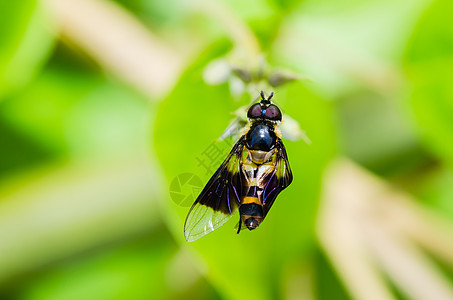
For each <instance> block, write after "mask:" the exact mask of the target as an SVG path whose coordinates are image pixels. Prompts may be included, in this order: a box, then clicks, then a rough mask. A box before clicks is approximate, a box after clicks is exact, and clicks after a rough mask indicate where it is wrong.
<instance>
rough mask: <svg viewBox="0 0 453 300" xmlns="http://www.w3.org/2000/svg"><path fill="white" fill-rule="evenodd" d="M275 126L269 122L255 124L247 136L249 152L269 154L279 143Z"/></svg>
mask: <svg viewBox="0 0 453 300" xmlns="http://www.w3.org/2000/svg"><path fill="white" fill-rule="evenodd" d="M274 127H275V126H274V124H272V123H268V122H254V123H253V124H252V125H251V127H250V129H249V130H248V131H247V133H246V135H245V140H246V146H247V148H248V149H249V150H260V151H266V152H269V151H270V150H272V149H273V148H274V146H275V144H276V142H277V135H276V134H275V131H274Z"/></svg>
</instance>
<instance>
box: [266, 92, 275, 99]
mask: <svg viewBox="0 0 453 300" xmlns="http://www.w3.org/2000/svg"><path fill="white" fill-rule="evenodd" d="M273 96H274V92H271V93H270V94H269V97H267V100H271V99H272V97H273Z"/></svg>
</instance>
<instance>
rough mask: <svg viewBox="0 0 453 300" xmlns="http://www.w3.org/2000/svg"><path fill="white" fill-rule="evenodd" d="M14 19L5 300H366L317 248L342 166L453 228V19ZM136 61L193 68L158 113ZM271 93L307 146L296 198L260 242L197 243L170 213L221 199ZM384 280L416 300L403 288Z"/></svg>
mask: <svg viewBox="0 0 453 300" xmlns="http://www.w3.org/2000/svg"><path fill="white" fill-rule="evenodd" d="M92 4H93V6H89V5H92ZM68 7H70V9H67V8H68ZM0 11H1V12H2V18H1V19H0V36H1V39H0V299H30V300H38V299H46V300H47V299H55V300H60V299H61V300H66V299H180V298H195V299H202V298H206V299H216V298H220V299H242V298H247V299H249V298H252V299H254V298H261V299H278V298H280V299H281V298H285V299H320V300H331V299H353V297H354V295H356V294H355V292H354V291H355V288H354V284H352V286H351V284H349V283H348V282H349V281H348V279H347V278H342V276H343V275H344V273H342V269H341V262H340V264H338V262H337V261H335V259H334V258H332V257H331V256H329V255H330V253H331V252H329V251H326V249H323V248H322V247H326V246H325V244H322V243H321V244H322V245H320V243H318V238H319V236H317V231H316V230H315V224H316V222H317V215H318V213H319V212H320V211H321V213H322V212H323V209H324V208H323V206H322V205H321V206H320V203H321V204H322V201H323V196H324V194H325V191H326V190H327V191H328V190H330V188H331V187H330V186H328V182H329V181H328V180H326V178H325V170H326V169H327V168H328V167H329V166H330V165H331V162H332V161H333V160H334V159H335V158H336V157H347V158H349V159H350V160H352V161H354V162H355V163H356V164H359V165H361V166H363V167H364V168H365V169H366V170H367V172H368V173H375V174H377V175H378V176H380V178H381V181H382V182H384V183H385V184H387V185H390V186H393V187H396V188H398V189H401V190H403V191H405V192H406V193H407V194H409V195H411V197H413V199H416V200H414V202H416V201H417V200H419V202H420V203H421V206H420V207H423V208H426V207H428V208H429V209H430V211H431V212H432V213H433V216H434V217H433V219H434V220H437V219H436V218H439V219H440V217H439V216H440V215H442V216H443V217H445V218H446V219H447V222H446V223H448V220H452V219H453V205H452V203H453V201H451V199H452V197H453V189H452V184H451V182H452V179H453V175H452V172H451V168H452V163H453V154H452V153H453V144H452V143H453V142H452V140H453V137H452V132H453V123H452V122H453V121H452V120H453V118H452V117H451V116H452V115H453V109H452V107H453V105H452V103H453V102H452V101H453V100H452V99H453V85H452V84H451V82H450V81H451V78H450V77H451V75H450V72H451V69H452V68H453V65H452V64H453V21H452V20H451V17H450V15H449V14H450V13H451V11H453V6H452V4H450V2H448V1H447V0H436V1H431V0H415V1H414V0H404V1H398V2H395V1H390V0H385V1H378V0H366V1H343V2H338V1H333V0H324V1H313V0H305V1H299V0H254V1H239V0H234V1H227V0H219V1H188V0H171V1H136V0H134V1H126V0H118V1H104V0H99V1H94V0H93V1H91V0H84V1H77V0H61V1H53V0H42V1H37V0H23V1H9V2H8V1H2V2H1V3H0ZM98 16H102V17H99V18H98ZM80 20H82V22H81V23H78V21H80ZM81 24H82V25H81ZM87 24H88V26H87V27H84V26H85V25H87ZM125 24H127V25H128V26H130V27H127V26H124V25H125ZM87 28H90V29H93V30H88V29H87ZM112 28H113V29H114V31H113V32H114V34H113V35H109V34H110V33H111V31H109V30H108V29H112ZM125 28H128V30H130V29H131V28H133V29H134V28H135V29H137V30H136V31H131V32H128V31H127V30H126V29H125ZM94 29H96V30H94ZM102 29H104V30H105V34H104V32H102V31H97V30H102ZM98 32H101V34H100V35H99V36H96V35H95V34H96V33H98ZM130 37H132V39H127V40H128V41H134V38H135V39H136V40H135V41H137V43H136V44H133V43H132V44H128V45H126V46H130V47H129V48H128V47H125V48H121V47H118V48H112V47H111V46H110V45H111V44H110V43H109V42H111V41H112V40H115V41H119V43H117V44H115V45H120V46H121V44H122V43H121V41H122V39H123V38H124V39H126V38H130ZM147 38H149V39H147ZM162 45H164V46H165V47H168V48H165V47H164V46H162ZM134 47H135V48H134ZM147 47H149V48H147ZM153 47H154V48H153ZM139 48H140V49H151V50H154V49H171V50H172V51H174V53H175V56H174V58H175V61H176V58H178V59H180V58H183V59H181V60H183V61H184V64H182V65H181V66H180V68H179V71H178V72H176V73H175V75H174V77H175V78H173V79H174V85H173V86H172V84H173V83H169V84H168V86H171V88H170V89H169V90H168V91H166V93H164V95H163V96H162V97H160V98H159V99H156V97H155V95H150V94H149V93H148V92H149V91H148V90H139V89H138V88H137V86H143V82H146V80H147V79H148V78H139V77H140V74H146V73H142V72H141V71H142V69H141V67H142V68H144V66H141V65H140V63H138V64H132V63H129V62H131V61H133V59H134V55H135V54H136V53H138V52H140V51H138V52H134V51H132V52H130V51H131V49H135V50H136V49H139ZM164 52H165V51H164ZM169 52H170V51H169ZM100 53H101V54H100ZM153 53H154V52H153ZM155 53H159V52H155ZM161 53H162V52H161ZM110 54H114V55H113V56H110ZM99 55H102V58H103V59H100V58H99ZM115 55H116V56H115ZM112 57H114V58H115V59H112ZM169 57H171V56H169ZM118 58H121V59H118ZM167 58H168V57H164V56H163V57H157V60H162V61H163V60H165V59H167ZM109 59H110V60H109ZM213 61H217V62H218V61H220V62H225V63H227V64H230V66H233V67H235V68H236V69H235V70H236V75H237V73H238V72H239V71H238V70H239V69H240V71H243V72H248V71H250V72H251V74H253V75H254V76H255V75H256V77H259V76H258V75H257V74H273V73H272V72H274V71H275V72H281V73H280V74H290V75H291V76H292V77H291V78H292V79H293V77H294V78H297V80H294V81H291V82H289V83H287V84H283V85H281V86H278V87H270V86H269V85H268V84H267V83H266V82H265V81H261V82H252V83H244V82H243V81H240V80H239V79H238V77H237V76H236V77H235V75H234V74H233V73H234V72H233V73H231V72H230V73H228V72H229V71H228V70H227V71H225V69H224V70H223V71H225V74H214V75H218V76H219V78H220V80H218V82H216V84H212V82H208V81H209V80H207V79H206V68H207V66H209V65H210V64H211V63H212V62H213ZM172 62H173V61H167V63H168V65H170V64H171V63H172ZM118 66H119V67H118ZM130 66H136V69H133V70H132V72H131V73H128V74H125V73H127V72H126V71H124V70H129V71H131V70H130V69H128V67H130ZM260 68H263V69H260ZM151 69H152V68H151ZM175 69H176V68H175ZM119 70H123V73H121V71H119ZM220 70H221V69H219V72H220ZM229 70H230V71H231V69H229ZM153 71H155V72H156V74H158V75H159V74H167V73H165V72H166V71H168V70H165V69H162V70H160V69H159V70H153ZM261 71H263V72H261ZM131 74H132V75H131ZM137 74H138V75H137ZM211 75H212V74H211ZM243 75H244V74H243ZM125 78H127V79H128V80H125ZM130 78H132V80H130ZM133 80H139V81H140V84H136V85H135V84H134V82H131V81H133ZM131 83H132V84H131ZM150 85H151V86H152V82H150ZM261 88H264V89H265V92H266V93H270V92H271V91H274V93H275V96H274V100H275V102H276V103H277V104H278V105H279V107H280V108H281V109H282V111H283V112H284V113H285V114H286V115H287V116H290V117H291V118H293V119H294V120H296V121H297V122H298V123H299V125H300V127H301V128H302V129H303V130H304V131H305V132H306V133H307V136H308V137H309V139H310V141H311V144H307V143H305V142H304V141H288V140H284V144H285V146H286V148H287V152H288V156H289V161H290V164H291V167H292V170H293V174H294V181H293V183H292V184H291V186H290V187H288V188H287V189H286V190H285V191H283V192H282V193H281V194H280V195H279V197H278V199H277V200H276V202H275V204H274V205H273V208H272V210H271V211H270V213H269V215H268V216H267V217H266V220H265V222H263V224H262V225H261V226H260V228H259V229H257V230H255V231H253V232H241V234H239V235H237V234H236V232H235V231H234V230H233V228H234V226H235V224H236V223H237V221H238V218H237V216H235V217H233V218H232V220H231V221H229V222H228V223H227V224H225V225H224V226H223V227H221V228H219V229H218V230H216V231H215V232H214V233H211V234H209V235H207V236H206V237H203V238H202V239H200V240H198V241H196V242H193V243H191V244H188V243H187V242H186V241H185V240H184V235H183V224H184V219H185V216H186V214H187V212H188V209H189V207H190V204H191V203H183V205H181V204H179V205H178V203H176V200H175V198H172V195H174V194H175V193H180V194H184V193H186V194H184V196H186V195H192V196H195V197H196V196H197V193H198V192H199V191H200V189H201V188H202V186H199V187H196V188H195V189H192V188H191V187H188V186H183V187H182V188H181V190H180V191H176V192H175V190H171V189H172V188H174V186H175V184H176V185H177V184H179V183H180V182H177V181H175V180H178V178H180V177H178V176H180V175H181V174H192V175H194V176H196V177H198V178H199V180H200V181H201V182H203V183H206V182H207V181H208V180H209V178H210V176H211V175H212V174H213V173H214V171H215V170H216V168H217V167H218V166H219V165H220V164H221V162H222V161H223V159H224V158H225V157H226V155H227V153H228V152H229V151H230V149H231V147H232V145H233V144H234V143H235V142H236V140H235V139H234V138H230V139H227V140H225V141H218V140H217V139H218V138H219V137H220V135H221V134H222V132H223V131H224V130H225V129H226V128H227V126H228V124H229V123H230V121H231V120H232V119H233V118H234V115H233V112H235V111H237V110H238V108H240V107H241V106H246V105H249V104H250V103H251V102H253V101H256V100H257V99H258V95H259V90H260V89H261ZM157 98H158V97H157ZM213 149H214V150H215V152H210V151H212V150H213ZM208 153H210V155H214V156H215V157H208V156H207V154H208ZM348 189H349V190H348V191H349V192H350V193H352V194H354V193H355V192H356V191H357V192H359V191H361V187H360V186H357V187H349V188H348ZM369 192H370V193H372V192H373V191H372V190H371V189H370V191H369ZM172 193H173V194H172ZM374 197H377V198H379V197H382V195H381V194H379V195H374ZM189 198H190V197H189ZM411 199H412V198H411ZM193 200H194V199H193V198H192V201H193ZM385 200H386V199H382V203H385ZM364 202H365V200H364ZM376 216H378V217H379V216H380V215H379V212H378V213H376ZM401 220H406V219H405V218H404V216H402V217H401ZM439 222H441V221H439ZM442 222H443V221H442ZM426 232H429V231H426ZM426 232H424V231H422V232H421V233H420V236H418V238H421V239H423V234H425V235H426ZM332 238H333V239H334V238H335V237H332ZM405 238H407V240H408V241H409V240H410V239H411V237H405ZM376 243H379V242H378V241H377V242H376ZM345 244H346V242H345ZM433 244H435V243H433ZM448 245H450V244H448V241H446V242H445V245H444V244H440V246H439V249H441V250H442V249H449V248H447V247H448ZM385 246H386V245H384V246H383V249H388V248H385ZM443 246H445V248H442V247H443ZM340 248H341V245H340ZM345 249H346V248H345ZM341 250H342V248H341V249H339V252H341ZM431 250H432V249H431ZM441 250H440V252H442V251H441ZM427 252H430V251H427ZM433 252H434V253H430V254H431V255H432V256H433V257H434V259H433V260H434V261H436V263H437V262H440V263H441V264H442V263H443V262H444V261H445V256H442V255H436V253H435V251H433ZM447 256H448V255H447ZM374 259H375V257H373V255H371V254H370V261H374ZM354 260H355V257H354V256H353V254H351V255H350V256H347V260H346V261H343V263H344V264H343V266H348V265H349V263H350V262H354ZM428 260H429V261H430V259H428ZM452 261H453V259H452ZM434 265H435V264H434ZM382 268H383V269H385V267H382ZM452 269H453V266H451V264H447V265H446V266H444V267H443V268H442V269H440V268H438V269H436V268H434V269H433V270H434V272H435V274H436V276H437V277H436V278H437V280H438V281H435V280H434V281H433V282H439V281H440V282H441V284H442V282H446V284H445V286H446V290H449V289H453V283H452V282H451V280H450V279H449V278H448V274H449V273H451V270H452ZM429 270H431V269H429ZM378 271H379V272H380V271H381V270H380V269H379V270H378ZM382 273H385V276H386V277H385V278H384V279H383V282H384V284H385V285H384V286H385V288H386V289H388V290H389V291H390V293H392V294H393V295H395V298H398V299H399V298H401V299H411V298H410V293H407V292H406V290H405V288H406V286H404V284H401V282H404V280H402V281H398V279H399V278H398V276H399V275H400V274H399V273H398V274H396V275H395V274H393V273H391V272H389V271H388V269H385V271H383V272H382ZM428 273H429V272H427V274H428ZM429 274H431V273H429ZM443 280H444V281H443ZM357 282H359V281H357ZM425 284H426V283H425ZM442 286H444V285H442ZM358 289H360V287H358ZM370 299H372V298H370ZM366 300H369V299H366ZM380 300H381V299H380ZM436 300H437V299H436Z"/></svg>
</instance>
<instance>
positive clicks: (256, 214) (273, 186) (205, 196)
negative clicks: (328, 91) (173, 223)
mask: <svg viewBox="0 0 453 300" xmlns="http://www.w3.org/2000/svg"><path fill="white" fill-rule="evenodd" d="M260 95H261V101H260V102H259V103H255V104H253V105H252V106H251V107H250V108H249V110H248V112H247V119H248V124H247V125H246V127H245V131H244V134H243V135H242V136H241V137H240V138H239V140H238V141H237V143H236V144H235V145H234V147H233V149H232V150H231V152H230V153H229V154H228V156H227V158H226V159H225V160H224V162H223V163H222V164H221V165H220V167H219V168H218V169H217V171H216V172H215V173H214V175H213V176H212V177H211V179H210V180H209V181H208V183H207V184H206V186H205V187H204V189H203V190H202V191H201V193H200V195H199V196H198V198H197V199H196V200H195V202H194V204H193V205H192V207H191V209H190V211H189V213H188V215H187V218H186V222H185V225H184V236H185V238H186V240H187V241H189V242H192V241H195V240H197V239H199V238H201V237H203V236H204V235H206V234H208V233H210V232H212V231H214V230H215V229H217V228H219V227H220V226H222V225H223V224H225V223H226V222H227V221H228V220H229V219H230V218H231V217H232V216H233V215H234V214H235V213H236V211H238V210H239V214H240V217H239V224H238V230H237V233H239V232H240V231H241V228H242V227H245V228H247V229H249V230H253V229H255V228H257V227H258V226H259V225H260V224H261V222H262V221H263V220H264V218H265V217H266V215H267V214H268V212H269V210H270V208H271V207H272V204H273V203H274V201H275V199H276V198H277V195H278V194H279V193H280V192H281V191H282V190H284V189H285V188H286V187H287V186H288V185H290V184H291V182H292V180H293V175H292V173H291V168H290V166H289V162H288V157H287V155H286V150H285V147H284V146H283V142H282V140H281V133H280V129H279V125H280V123H281V120H282V113H281V112H280V109H279V108H278V107H277V106H276V105H275V104H272V103H271V98H272V96H273V93H271V94H270V95H269V97H268V98H266V97H265V95H264V92H263V91H261V94H260Z"/></svg>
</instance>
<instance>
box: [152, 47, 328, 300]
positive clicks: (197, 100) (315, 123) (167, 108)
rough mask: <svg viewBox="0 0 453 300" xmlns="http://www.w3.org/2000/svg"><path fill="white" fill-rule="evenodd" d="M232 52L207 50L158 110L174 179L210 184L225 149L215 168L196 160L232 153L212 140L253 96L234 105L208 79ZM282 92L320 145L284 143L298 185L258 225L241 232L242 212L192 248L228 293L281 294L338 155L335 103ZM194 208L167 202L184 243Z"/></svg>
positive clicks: (162, 155)
mask: <svg viewBox="0 0 453 300" xmlns="http://www.w3.org/2000/svg"><path fill="white" fill-rule="evenodd" d="M226 50H227V47H226V46H225V45H224V44H222V43H220V44H218V45H216V46H215V47H213V48H211V49H209V50H208V51H206V52H205V53H204V54H203V55H202V56H201V58H200V59H199V60H198V61H197V62H196V63H195V64H194V65H193V66H192V67H190V68H189V69H188V70H187V71H186V73H185V74H184V75H183V77H182V78H181V80H180V82H179V83H178V84H177V86H176V87H175V89H174V90H173V91H172V93H171V94H170V95H169V96H168V98H167V99H165V101H164V102H163V103H162V104H161V106H160V108H159V111H158V114H157V123H156V130H155V146H156V152H157V156H158V158H159V160H160V162H161V164H162V167H163V170H164V172H165V175H166V177H167V180H168V181H169V182H170V183H171V182H173V181H174V180H175V178H176V177H177V176H178V175H180V174H183V173H192V174H195V175H196V176H197V177H199V178H201V180H202V181H203V182H207V181H208V179H209V177H210V176H211V175H212V174H213V172H214V171H215V169H216V168H217V167H218V166H219V165H220V163H221V160H222V159H223V158H224V157H225V156H226V154H225V155H224V156H222V159H220V160H212V161H209V163H210V166H211V167H212V169H209V171H208V172H207V170H205V169H204V168H202V167H201V166H200V164H199V161H198V160H197V159H203V158H206V157H205V155H204V153H205V152H204V151H206V150H207V149H209V147H212V145H215V146H218V147H219V148H220V149H222V151H225V150H227V151H226V153H228V151H229V150H230V149H231V145H229V146H225V144H223V145H222V143H218V144H213V142H214V140H215V139H216V138H218V137H219V136H220V135H221V134H222V132H223V131H224V130H225V128H226V127H227V125H228V123H229V121H230V120H231V119H232V117H233V116H232V114H231V113H232V112H233V111H234V110H236V109H237V108H238V107H240V106H241V105H244V104H247V103H249V102H250V100H251V99H244V101H242V103H238V102H234V101H232V100H231V96H230V94H229V90H228V86H227V85H226V84H225V85H219V86H208V85H206V84H205V83H204V82H203V80H202V72H203V69H204V67H205V66H206V64H207V63H208V62H209V61H211V60H212V59H215V58H218V57H219V56H220V55H222V54H224V53H226ZM267 92H270V91H267ZM275 92H276V95H275V101H276V103H277V104H279V105H280V106H281V108H282V110H283V111H284V112H286V113H288V114H289V115H291V117H293V118H295V119H296V120H297V121H299V122H300V124H301V126H302V128H303V129H305V130H306V131H307V134H308V136H309V137H310V139H311V140H312V142H313V144H312V145H306V144H305V143H304V142H302V141H299V142H289V141H285V145H286V147H287V152H288V155H289V160H290V164H291V167H292V170H293V174H294V181H293V184H292V185H291V186H290V187H289V188H287V189H286V190H285V191H283V192H282V194H281V195H280V196H279V198H278V200H277V201H276V203H275V204H274V206H273V208H272V210H271V212H270V214H269V215H268V217H267V218H266V220H265V222H263V224H262V225H261V226H260V228H259V229H258V230H255V231H253V232H243V233H241V234H239V235H237V234H236V233H235V231H234V230H233V228H234V226H235V224H236V223H237V221H238V218H239V217H238V216H235V217H233V218H232V220H230V221H229V222H228V223H227V224H225V225H224V226H223V227H221V228H219V229H218V230H216V231H215V232H214V233H211V234H209V235H207V236H206V237H203V238H202V239H200V240H198V241H196V242H193V243H191V244H190V245H189V246H190V247H192V248H193V249H194V250H195V251H196V252H197V253H198V255H199V256H201V257H202V260H201V261H202V262H204V263H200V267H201V268H202V269H203V268H207V276H208V278H209V280H211V281H212V283H213V285H214V286H215V287H216V288H217V289H218V290H219V291H220V292H221V293H222V294H223V295H224V296H225V297H228V298H236V299H238V298H260V299H270V298H274V297H275V296H276V295H280V293H281V289H282V287H281V285H283V284H284V282H282V279H281V278H283V276H282V274H283V272H284V270H285V268H287V267H289V266H290V265H291V263H293V262H294V261H297V260H300V259H302V258H303V256H302V255H301V253H303V251H307V250H308V249H309V247H310V246H311V245H312V244H311V243H312V241H313V220H314V215H315V210H316V206H317V201H318V196H319V190H320V180H321V176H322V171H323V168H324V166H325V165H326V163H327V162H328V161H329V160H330V158H331V157H332V156H333V155H334V153H335V145H334V138H333V126H332V123H331V118H330V107H329V105H328V104H327V103H326V102H324V101H322V100H321V99H319V98H317V97H316V96H315V95H313V94H312V93H311V92H310V91H308V90H307V89H306V88H305V87H304V86H303V85H302V84H301V83H300V82H297V83H293V84H291V85H288V86H287V87H285V88H280V89H278V90H276V91H275ZM257 97H258V92H257ZM195 197H196V195H195ZM192 200H194V199H192ZM188 206H189V205H187V203H186V207H181V206H178V205H177V204H175V203H174V202H172V200H171V199H170V198H167V199H165V201H164V203H163V205H162V207H163V213H164V216H165V218H166V219H167V222H168V225H169V226H170V228H171V229H172V231H173V233H174V235H175V237H176V239H177V240H178V241H179V242H181V243H182V244H184V245H186V244H187V243H186V242H185V240H184V237H183V224H184V219H185V216H186V214H187V212H188Z"/></svg>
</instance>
